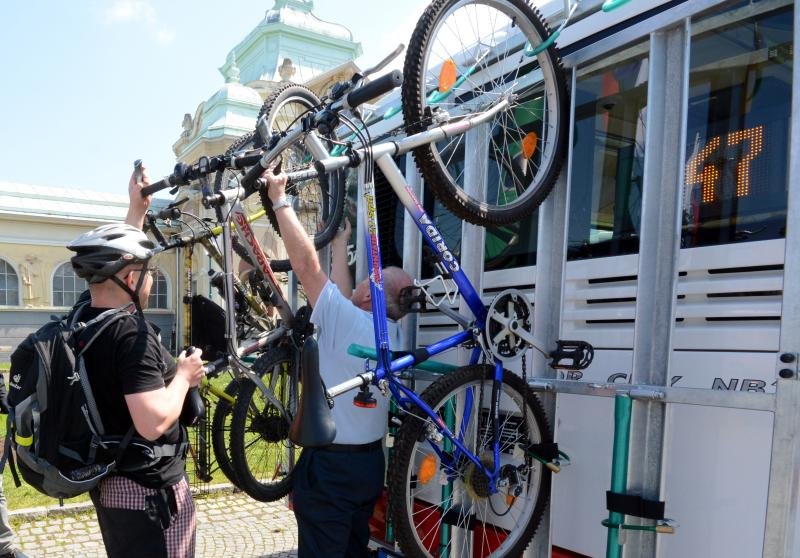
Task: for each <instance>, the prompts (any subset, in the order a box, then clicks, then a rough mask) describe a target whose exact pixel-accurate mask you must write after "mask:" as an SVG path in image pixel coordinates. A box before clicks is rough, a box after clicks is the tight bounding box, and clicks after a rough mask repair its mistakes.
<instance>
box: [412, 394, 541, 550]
mask: <svg viewBox="0 0 800 558" xmlns="http://www.w3.org/2000/svg"><path fill="white" fill-rule="evenodd" d="M470 390H471V397H472V399H473V400H474V401H477V399H478V397H479V395H478V394H479V393H481V388H480V383H479V382H478V381H473V382H470V383H468V384H465V385H462V386H460V387H459V388H458V389H457V390H454V391H452V392H451V393H450V394H449V395H448V396H447V397H446V398H445V399H443V400H442V401H441V402H440V403H439V404H438V405H437V406H435V407H434V410H435V411H436V412H437V414H439V416H440V417H441V418H442V420H444V421H445V423H447V424H448V426H449V427H451V431H454V432H459V431H460V430H461V428H462V424H461V422H462V421H460V420H459V417H458V414H459V413H458V412H457V411H456V412H453V405H456V406H457V405H458V403H457V402H458V401H459V400H460V401H464V398H465V397H467V393H468V392H469V391H470ZM483 398H484V401H486V402H487V405H488V400H489V399H490V398H491V382H489V381H487V382H484V386H483ZM522 404H523V401H522V395H521V394H520V393H518V392H517V391H516V390H514V389H513V388H511V387H510V386H508V385H507V384H504V385H503V394H502V396H501V409H502V411H501V413H500V416H501V420H500V424H501V427H500V432H501V444H500V449H501V458H500V461H501V466H502V467H504V468H505V470H506V471H510V469H511V468H518V467H522V468H523V470H525V471H526V472H525V473H524V474H520V475H519V476H518V477H517V480H518V481H519V482H518V483H516V484H514V486H519V487H520V488H521V489H522V492H521V493H520V494H519V495H517V496H516V497H514V498H513V500H512V502H513V503H511V505H510V506H509V505H508V500H507V496H508V491H513V489H512V487H511V483H509V485H508V486H507V487H500V488H499V489H498V491H497V492H496V493H494V494H492V495H490V496H488V497H486V494H487V490H488V488H487V482H488V479H487V478H486V477H485V475H483V474H482V473H481V472H480V471H479V469H478V468H477V467H476V466H475V464H474V463H472V462H471V461H469V460H468V459H466V458H463V459H460V460H459V461H458V463H457V464H456V466H455V467H454V468H447V467H444V466H442V464H441V461H440V460H439V459H438V457H437V458H435V459H436V466H435V471H434V473H433V475H431V466H430V465H431V457H430V456H431V455H435V452H433V450H432V448H431V444H430V443H429V442H428V441H427V440H422V441H418V442H416V443H415V444H414V446H413V448H412V457H411V460H410V463H411V464H412V466H410V467H409V468H408V471H407V474H406V487H407V490H406V495H407V497H406V501H405V506H404V509H405V510H407V513H408V515H409V517H408V521H409V523H410V525H412V534H413V537H414V539H415V541H414V542H415V544H416V546H417V547H418V548H419V549H425V550H423V555H428V556H437V557H439V556H453V557H455V556H469V555H474V554H478V553H480V555H488V552H489V551H491V552H492V556H505V555H506V553H507V552H509V551H510V550H511V549H512V548H513V546H514V545H515V544H517V542H518V539H519V537H520V536H522V534H521V533H520V529H516V530H515V527H518V526H520V525H527V524H528V523H529V522H530V521H531V519H532V517H533V514H534V511H535V508H536V503H537V501H538V499H539V498H540V497H541V495H540V493H539V492H540V489H541V486H542V479H543V474H544V473H543V469H542V466H541V465H540V464H539V463H538V462H537V461H535V460H533V459H531V458H530V457H526V456H524V455H523V453H524V452H522V451H521V450H516V451H515V450H514V449H513V447H514V445H515V444H514V440H515V439H516V440H519V439H521V438H520V436H521V434H522V428H521V427H520V426H521V422H522V411H521V409H522ZM526 418H527V421H526V422H527V425H528V427H527V432H528V436H529V438H528V440H529V443H539V442H541V441H542V435H541V432H540V431H539V427H538V425H537V423H536V419H535V417H534V416H533V411H532V409H530V408H528V409H527V412H526ZM469 422H470V423H472V424H469V425H467V427H466V437H465V440H466V442H467V446H468V447H469V448H470V450H471V451H473V452H475V451H476V448H481V450H482V451H478V452H476V455H480V456H481V459H482V461H483V462H484V464H489V463H492V462H493V457H492V454H491V453H492V452H491V448H490V446H491V441H490V438H489V436H490V434H489V429H488V413H487V412H484V413H481V420H480V426H479V427H478V428H475V424H474V422H475V421H474V420H473V421H469ZM443 444H444V445H443V449H444V450H445V451H447V452H449V451H452V448H450V447H448V444H447V442H446V441H445V442H443ZM448 474H449V475H450V479H451V480H448V479H447V475H448ZM506 476H508V475H506ZM442 517H444V518H445V519H444V520H443V519H442ZM473 520H477V521H479V522H481V523H482V524H484V525H488V526H489V527H488V528H486V527H484V528H482V529H475V528H474V527H475V524H474V523H473ZM504 537H505V540H502V541H501V539H503V538H504Z"/></svg>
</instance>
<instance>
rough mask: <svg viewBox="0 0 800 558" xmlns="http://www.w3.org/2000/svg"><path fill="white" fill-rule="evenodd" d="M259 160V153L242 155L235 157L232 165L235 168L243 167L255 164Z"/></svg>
mask: <svg viewBox="0 0 800 558" xmlns="http://www.w3.org/2000/svg"><path fill="white" fill-rule="evenodd" d="M260 160H261V153H257V154H256V155H243V156H242V157H236V160H235V161H234V165H233V166H234V168H237V169H245V168H247V167H252V166H253V165H257V164H258V162H259V161H260Z"/></svg>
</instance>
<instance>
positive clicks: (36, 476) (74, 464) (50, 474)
mask: <svg viewBox="0 0 800 558" xmlns="http://www.w3.org/2000/svg"><path fill="white" fill-rule="evenodd" d="M87 306H88V304H84V305H79V306H78V307H77V308H76V309H75V310H74V311H73V312H72V313H71V314H70V315H69V316H64V317H62V318H56V317H53V319H52V320H51V321H50V322H48V323H47V324H45V325H44V326H42V327H41V328H40V329H39V330H37V331H36V332H34V333H31V334H30V335H29V336H28V337H27V338H26V339H25V340H24V341H23V342H22V343H20V345H19V346H18V347H17V348H16V349H15V350H14V352H13V353H12V354H11V370H10V373H9V376H10V382H9V392H8V406H9V414H8V431H7V433H6V450H5V453H4V456H3V460H2V464H4V463H5V460H6V459H8V460H9V463H10V465H11V470H12V474H13V476H14V481H15V483H16V484H17V486H19V479H18V478H17V475H16V470H15V462H14V454H12V453H11V452H10V451H9V450H10V449H12V448H13V449H14V450H15V453H16V462H17V463H16V466H17V467H18V468H19V472H20V473H21V474H22V477H23V478H24V479H25V481H26V482H27V483H28V484H30V485H31V486H33V487H34V488H36V489H37V490H38V491H39V492H42V493H43V494H46V495H48V496H52V497H54V498H72V497H74V496H77V495H79V494H82V493H84V492H87V491H88V490H91V489H92V488H94V487H95V486H96V485H97V484H98V483H99V482H100V481H101V480H102V479H103V478H104V477H106V476H108V475H109V474H111V473H112V472H114V471H116V470H118V466H119V464H120V462H121V459H122V456H123V453H124V452H125V450H126V449H127V448H128V447H129V445H135V446H137V447H138V449H139V451H137V452H136V453H137V454H140V455H141V456H142V459H141V460H138V462H137V463H136V466H135V468H126V469H125V470H135V469H140V468H143V467H144V466H147V465H148V464H150V463H152V462H154V461H155V460H157V459H160V458H161V457H165V456H170V455H175V454H176V453H178V452H180V451H184V448H185V447H186V442H185V441H184V442H183V443H182V444H172V445H154V444H153V443H151V442H148V441H147V440H145V439H143V438H140V437H138V436H134V432H135V431H134V428H133V427H131V428H130V429H129V430H128V432H127V433H124V434H120V433H114V434H109V433H107V432H105V429H104V428H103V421H102V419H101V417H100V415H99V413H98V411H97V405H96V403H95V399H94V395H93V394H92V388H91V386H90V385H89V378H88V376H87V374H86V368H85V366H84V361H83V357H82V354H83V353H84V352H85V351H86V350H87V349H89V347H91V346H92V343H93V342H94V341H95V340H96V339H97V338H98V336H99V335H100V334H101V333H102V332H103V331H104V330H105V329H106V328H107V327H108V326H110V325H111V324H113V323H114V322H115V321H116V320H118V319H121V318H124V317H126V316H128V317H130V314H129V313H128V312H127V310H125V309H124V308H117V309H112V310H107V311H105V312H103V313H102V314H100V315H99V316H97V317H96V318H94V319H92V320H90V321H89V322H87V323H83V322H80V321H79V318H80V314H81V311H82V310H83V309H84V308H85V307H87ZM94 325H97V326H98V327H97V330H96V331H95V332H94V334H93V335H92V336H91V338H89V339H88V340H87V341H86V344H85V345H84V346H83V347H82V348H81V350H80V351H77V350H76V348H75V345H74V343H75V341H76V339H77V335H78V334H79V333H80V332H81V331H83V330H85V329H86V328H88V327H90V326H94ZM129 461H130V460H129V459H127V458H126V465H127V464H128V462H129ZM134 461H136V460H134ZM1 467H2V466H1V465H0V468H1ZM120 470H121V469H120Z"/></svg>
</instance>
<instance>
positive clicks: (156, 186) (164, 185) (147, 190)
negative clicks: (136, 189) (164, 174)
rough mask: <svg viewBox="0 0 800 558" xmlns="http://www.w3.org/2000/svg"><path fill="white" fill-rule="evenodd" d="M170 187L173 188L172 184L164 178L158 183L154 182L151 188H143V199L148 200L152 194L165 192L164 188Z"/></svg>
mask: <svg viewBox="0 0 800 558" xmlns="http://www.w3.org/2000/svg"><path fill="white" fill-rule="evenodd" d="M170 186H171V184H170V183H169V180H168V179H166V178H162V179H161V180H159V181H158V182H154V183H153V184H150V185H149V186H145V187H143V188H142V197H143V198H146V197H147V196H149V195H150V194H152V193H154V192H158V191H159V190H163V189H164V188H169V187H170Z"/></svg>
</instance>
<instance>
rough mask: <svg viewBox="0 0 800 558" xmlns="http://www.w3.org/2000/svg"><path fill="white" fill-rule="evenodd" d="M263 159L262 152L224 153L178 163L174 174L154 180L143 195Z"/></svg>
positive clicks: (143, 189) (143, 190) (250, 165)
mask: <svg viewBox="0 0 800 558" xmlns="http://www.w3.org/2000/svg"><path fill="white" fill-rule="evenodd" d="M260 160H261V153H260V152H259V153H256V154H252V155H240V156H238V157H237V156H235V155H232V156H229V157H225V156H222V155H219V156H216V157H200V159H199V160H198V161H197V163H195V164H194V165H187V164H186V163H178V164H176V165H175V169H174V170H173V171H172V174H170V175H169V176H165V177H164V178H162V179H161V180H159V181H158V182H154V183H153V184H150V185H149V186H145V187H144V188H142V197H143V198H144V197H147V196H149V195H150V194H153V193H155V192H158V191H159V190H163V189H164V188H170V187H173V186H185V185H187V184H189V183H190V182H192V181H193V180H197V179H198V178H200V177H201V176H206V175H207V174H209V173H212V172H215V171H219V170H222V169H225V168H233V169H244V168H247V167H252V166H253V165H255V164H257V163H258V162H259V161H260Z"/></svg>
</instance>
